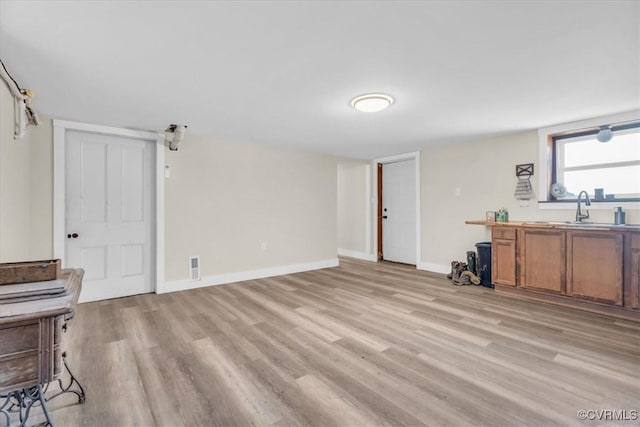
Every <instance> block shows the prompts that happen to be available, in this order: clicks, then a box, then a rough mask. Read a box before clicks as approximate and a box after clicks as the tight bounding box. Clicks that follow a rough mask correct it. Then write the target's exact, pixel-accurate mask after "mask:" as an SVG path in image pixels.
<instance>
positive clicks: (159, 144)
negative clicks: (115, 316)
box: [53, 119, 165, 293]
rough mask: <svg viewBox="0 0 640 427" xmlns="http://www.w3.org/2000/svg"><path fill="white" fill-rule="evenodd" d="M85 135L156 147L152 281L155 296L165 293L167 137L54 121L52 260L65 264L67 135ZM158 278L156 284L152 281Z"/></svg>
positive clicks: (152, 133) (153, 168)
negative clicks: (74, 133) (74, 132)
mask: <svg viewBox="0 0 640 427" xmlns="http://www.w3.org/2000/svg"><path fill="white" fill-rule="evenodd" d="M69 130H74V131H82V132H89V133H97V134H103V135H111V136H120V137H125V138H132V139H140V140H144V141H149V142H151V143H153V144H155V150H154V157H155V165H152V170H155V172H154V173H153V179H154V187H155V194H154V196H155V203H154V204H153V208H154V211H155V217H154V218H153V221H154V227H153V232H152V237H153V241H152V242H151V245H152V247H151V253H152V254H154V256H152V259H151V261H152V262H153V266H152V270H151V272H152V274H154V276H155V277H153V278H151V280H152V283H154V282H155V286H153V287H152V289H154V291H155V293H159V292H162V291H163V290H164V151H165V147H164V144H165V139H164V134H162V133H154V132H146V131H139V130H133V129H123V128H117V127H111V126H101V125H93V124H88V123H79V122H71V121H66V120H57V119H54V120H53V257H54V258H60V259H61V260H62V262H63V266H64V267H69V266H65V265H64V260H65V251H66V249H65V245H66V240H65V234H66V231H65V228H66V226H65V224H66V199H65V197H66V194H65V192H66V182H65V179H66V178H65V172H66V171H65V161H66V135H67V131H69ZM154 249H155V250H154ZM154 267H155V268H154ZM154 278H155V280H153V279H154Z"/></svg>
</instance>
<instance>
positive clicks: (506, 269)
mask: <svg viewBox="0 0 640 427" xmlns="http://www.w3.org/2000/svg"><path fill="white" fill-rule="evenodd" d="M491 279H492V282H493V283H494V284H496V285H507V286H516V241H515V240H505V239H493V240H492V244H491Z"/></svg>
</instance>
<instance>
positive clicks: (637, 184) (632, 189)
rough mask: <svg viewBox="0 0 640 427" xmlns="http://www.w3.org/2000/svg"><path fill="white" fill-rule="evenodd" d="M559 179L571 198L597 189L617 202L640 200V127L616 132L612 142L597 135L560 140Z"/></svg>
mask: <svg viewBox="0 0 640 427" xmlns="http://www.w3.org/2000/svg"><path fill="white" fill-rule="evenodd" d="M556 180H557V182H560V183H562V184H564V185H565V187H566V188H567V197H568V198H571V197H572V195H573V196H574V197H575V195H577V194H578V193H579V192H580V191H582V190H586V191H587V192H588V193H589V195H590V196H593V195H594V193H595V189H596V188H602V189H604V194H613V195H615V198H616V199H624V198H638V197H640V128H638V127H635V128H632V129H627V130H624V131H620V132H617V133H614V137H613V139H612V140H611V141H609V142H605V143H602V142H599V141H598V140H597V139H596V135H595V134H592V135H586V136H578V137H564V138H561V139H560V138H558V139H557V140H556Z"/></svg>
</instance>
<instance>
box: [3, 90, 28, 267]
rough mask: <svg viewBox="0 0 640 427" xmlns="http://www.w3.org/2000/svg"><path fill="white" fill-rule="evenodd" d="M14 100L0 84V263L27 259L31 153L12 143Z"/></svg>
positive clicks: (20, 141) (22, 143) (24, 145)
mask: <svg viewBox="0 0 640 427" xmlns="http://www.w3.org/2000/svg"><path fill="white" fill-rule="evenodd" d="M13 123H14V121H13V97H12V95H11V92H9V88H8V87H7V85H6V84H5V83H4V81H0V261H1V262H12V261H23V260H27V259H29V212H30V207H29V188H30V177H29V170H30V150H29V141H28V139H26V138H23V139H15V140H14V139H13Z"/></svg>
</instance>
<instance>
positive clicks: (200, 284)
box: [156, 258, 338, 294]
mask: <svg viewBox="0 0 640 427" xmlns="http://www.w3.org/2000/svg"><path fill="white" fill-rule="evenodd" d="M337 266H338V259H337V258H332V259H325V260H322V261H314V262H308V263H304V264H293V265H283V266H279V267H270V268H263V269H260V270H249V271H239V272H237V273H225V274H218V275H215V276H206V277H203V278H201V279H200V280H196V281H193V280H174V281H171V282H165V286H164V289H158V290H157V291H156V293H158V294H164V293H167V292H176V291H185V290H187V289H195V288H204V287H207V286H215V285H224V284H227V283H234V282H242V281H244V280H254V279H262V278H265V277H273V276H282V275H285V274H292V273H300V272H303V271H311V270H320V269H322V268H330V267H337Z"/></svg>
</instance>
